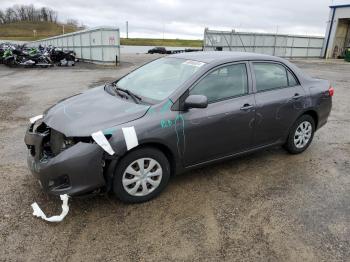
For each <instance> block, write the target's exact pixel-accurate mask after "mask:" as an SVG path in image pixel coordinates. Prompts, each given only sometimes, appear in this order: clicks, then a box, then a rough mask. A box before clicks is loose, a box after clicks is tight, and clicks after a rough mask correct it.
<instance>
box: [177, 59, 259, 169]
mask: <svg viewBox="0 0 350 262" xmlns="http://www.w3.org/2000/svg"><path fill="white" fill-rule="evenodd" d="M249 83H250V78H249V77H248V74H247V65H246V63H238V64H230V65H226V66H221V67H219V68H217V69H214V70H212V71H211V72H209V73H208V74H207V75H206V76H205V77H203V78H202V79H201V80H200V81H199V82H198V83H197V84H195V86H194V87H193V88H192V89H191V90H190V92H189V93H190V95H191V94H196V95H199V94H200V95H205V96H207V98H208V103H209V104H208V107H207V108H204V109H194V108H193V109H189V110H188V111H186V112H184V113H183V117H184V120H185V127H184V130H185V139H186V141H185V143H184V145H185V148H184V151H183V152H184V153H183V156H184V158H183V162H184V165H185V166H191V165H196V164H199V163H203V162H206V161H210V160H215V159H218V158H221V157H224V156H227V155H230V154H234V153H237V152H241V151H244V150H247V149H249V148H250V147H251V145H252V138H253V126H254V116H255V112H254V111H255V102H254V95H253V94H249V86H250V85H249Z"/></svg>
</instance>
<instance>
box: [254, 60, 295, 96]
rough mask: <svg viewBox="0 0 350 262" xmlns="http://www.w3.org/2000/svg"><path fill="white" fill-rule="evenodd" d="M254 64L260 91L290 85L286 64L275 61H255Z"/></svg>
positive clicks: (257, 87)
mask: <svg viewBox="0 0 350 262" xmlns="http://www.w3.org/2000/svg"><path fill="white" fill-rule="evenodd" d="M253 65H254V72H255V79H256V89H257V91H258V92H261V91H266V90H270V89H276V88H282V87H287V86H288V77H287V70H286V69H285V67H284V66H282V65H279V64H273V63H253ZM294 80H295V79H294Z"/></svg>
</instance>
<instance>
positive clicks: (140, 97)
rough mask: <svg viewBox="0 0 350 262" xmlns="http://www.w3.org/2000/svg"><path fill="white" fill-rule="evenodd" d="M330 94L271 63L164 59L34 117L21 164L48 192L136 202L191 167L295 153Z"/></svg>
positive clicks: (322, 118) (242, 57) (206, 56)
mask: <svg viewBox="0 0 350 262" xmlns="http://www.w3.org/2000/svg"><path fill="white" fill-rule="evenodd" d="M333 92H334V90H333V88H332V87H330V84H329V82H328V81H326V80H320V79H313V78H310V77H308V76H307V75H305V74H304V73H302V72H301V71H300V70H299V69H298V68H297V67H296V66H295V65H293V64H291V63H289V62H288V61H286V60H284V59H281V58H277V57H272V56H267V55H258V54H250V53H235V52H196V53H184V54H177V55H170V56H167V57H164V58H160V59H158V60H155V61H153V62H150V63H148V64H146V65H144V66H142V67H140V68H138V69H136V70H135V71H133V72H131V73H129V74H128V75H126V76H124V77H123V78H121V79H119V80H117V81H115V82H113V83H110V84H106V85H104V86H100V87H96V88H94V89H90V90H88V91H86V92H83V93H81V94H78V95H75V96H73V97H70V98H67V99H65V100H62V101H60V102H59V103H58V104H56V105H54V106H52V107H51V108H49V109H47V110H46V111H45V112H44V114H43V115H40V116H37V117H33V118H32V119H31V123H30V125H29V127H28V130H27V133H26V135H25V143H26V145H27V147H28V152H29V153H28V165H29V168H30V169H31V171H32V173H33V174H34V175H35V177H37V178H38V180H39V182H40V184H41V186H42V188H43V189H44V190H45V191H46V192H48V193H50V194H54V195H61V194H69V195H71V196H75V195H82V194H88V193H98V192H108V191H113V192H114V193H115V194H116V196H117V197H118V198H119V199H120V200H122V201H124V202H143V201H147V200H149V199H151V198H153V197H155V196H156V195H158V194H159V193H160V192H161V191H162V190H163V189H164V188H165V187H166V185H167V184H168V181H169V178H170V177H171V176H172V175H174V174H178V173H182V172H184V171H186V170H189V169H191V168H195V167H199V166H202V165H205V164H209V163H213V162H216V161H219V160H223V159H227V158H231V157H234V156H237V155H240V154H243V153H249V152H252V151H256V150H259V149H262V148H266V147H271V146H276V145H284V147H285V148H286V149H287V150H288V151H289V152H290V153H292V154H297V153H301V152H303V151H304V150H305V149H306V148H307V147H308V146H309V145H310V143H311V141H312V138H313V136H314V132H315V131H316V130H317V129H319V128H320V127H322V126H323V125H324V124H325V123H326V121H327V118H328V116H329V114H330V111H331V106H332V95H333Z"/></svg>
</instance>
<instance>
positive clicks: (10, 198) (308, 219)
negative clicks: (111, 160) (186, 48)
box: [0, 55, 350, 261]
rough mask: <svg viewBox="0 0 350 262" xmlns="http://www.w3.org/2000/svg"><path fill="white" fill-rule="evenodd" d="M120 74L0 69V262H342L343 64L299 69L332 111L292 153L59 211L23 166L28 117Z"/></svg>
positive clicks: (346, 187)
mask: <svg viewBox="0 0 350 262" xmlns="http://www.w3.org/2000/svg"><path fill="white" fill-rule="evenodd" d="M151 57H152V58H154V56H150V55H148V56H147V55H139V56H134V57H129V58H128V59H126V61H125V62H123V63H122V64H121V66H120V67H119V68H117V69H116V68H108V67H102V66H93V65H84V64H80V65H77V66H76V67H74V68H54V69H41V70H39V69H10V68H7V67H4V66H2V65H0V189H1V190H0V195H1V197H0V232H1V237H0V261H346V260H347V261H349V258H350V102H349V101H350V63H347V64H346V63H345V62H342V61H322V60H305V61H303V60H296V61H295V63H296V64H297V65H299V66H300V67H301V68H302V69H304V70H305V71H307V72H309V73H310V74H311V75H312V76H314V77H320V78H326V79H330V80H331V81H332V84H333V86H334V88H335V96H334V99H333V110H332V113H331V116H330V118H329V121H328V123H327V125H326V126H325V127H323V128H322V129H320V130H319V131H318V132H317V133H316V135H315V138H314V141H313V143H312V145H311V147H310V148H309V149H308V150H307V151H306V152H304V153H303V154H301V155H289V154H287V153H286V152H285V151H284V150H283V149H281V148H274V149H269V150H265V151H262V152H258V153H255V154H252V155H249V156H245V157H241V158H238V159H234V160H231V161H228V162H225V163H222V164H217V165H214V166H211V167H209V168H204V169H199V170H196V171H191V172H189V173H187V174H184V175H181V176H178V177H175V178H174V179H172V181H171V182H170V184H169V186H168V187H167V189H166V190H165V191H164V192H163V193H162V194H161V195H160V196H159V197H158V198H156V199H154V200H153V201H150V202H147V203H144V204H138V205H125V204H122V203H120V202H119V201H118V200H116V199H115V198H114V197H113V196H112V195H107V196H95V197H90V198H83V199H82V198H74V199H70V202H69V204H70V211H69V213H68V215H67V217H66V218H65V219H64V221H63V222H61V223H57V224H50V223H47V222H45V221H43V220H41V219H38V218H36V217H34V216H33V215H32V209H31V206H30V205H31V204H32V203H33V202H34V201H36V202H37V203H38V204H39V206H40V207H41V208H42V209H43V210H44V212H46V214H47V215H49V216H50V215H56V214H59V213H60V212H61V210H60V205H61V202H60V201H59V200H58V198H52V197H47V196H46V195H45V194H44V193H42V191H41V190H40V187H39V185H38V183H37V182H36V181H35V179H34V178H33V177H32V176H31V175H30V172H29V170H28V169H27V167H26V147H25V145H24V142H23V137H24V134H25V130H26V126H27V124H28V118H29V117H32V116H35V115H38V114H41V113H42V112H43V110H44V109H46V108H47V107H49V106H51V105H53V104H54V103H56V102H57V101H58V100H60V99H61V98H64V97H67V96H70V95H72V94H75V93H78V92H80V91H82V90H85V89H87V88H91V87H92V86H95V85H98V84H100V83H104V82H105V81H110V80H112V79H115V78H117V77H119V76H121V75H123V74H125V73H126V72H127V71H129V70H131V69H132V68H134V66H136V65H138V64H141V63H144V62H145V61H147V60H149V59H150V58H151Z"/></svg>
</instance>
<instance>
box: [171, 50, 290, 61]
mask: <svg viewBox="0 0 350 262" xmlns="http://www.w3.org/2000/svg"><path fill="white" fill-rule="evenodd" d="M169 57H173V58H182V59H188V60H195V61H200V62H204V63H214V62H227V61H241V60H272V61H284V59H281V58H279V57H276V56H270V55H263V54H257V53H248V52H231V51H203V52H201V51H198V52H185V53H179V54H173V55H170V56H169Z"/></svg>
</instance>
